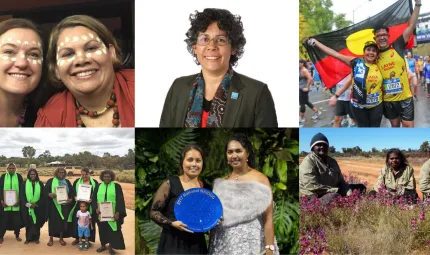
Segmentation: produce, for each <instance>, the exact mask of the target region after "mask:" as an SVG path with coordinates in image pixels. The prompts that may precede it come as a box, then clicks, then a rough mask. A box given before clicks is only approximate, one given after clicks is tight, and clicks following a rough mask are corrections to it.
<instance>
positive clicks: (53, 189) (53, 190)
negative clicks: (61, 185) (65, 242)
mask: <svg viewBox="0 0 430 255" xmlns="http://www.w3.org/2000/svg"><path fill="white" fill-rule="evenodd" d="M55 187H58V179H57V177H54V179H53V180H52V184H51V193H54V194H55ZM52 200H53V201H54V205H55V207H57V211H58V213H59V214H60V216H61V219H62V220H64V216H63V212H62V211H61V205H60V204H59V203H58V202H57V199H56V198H53V199H52Z"/></svg>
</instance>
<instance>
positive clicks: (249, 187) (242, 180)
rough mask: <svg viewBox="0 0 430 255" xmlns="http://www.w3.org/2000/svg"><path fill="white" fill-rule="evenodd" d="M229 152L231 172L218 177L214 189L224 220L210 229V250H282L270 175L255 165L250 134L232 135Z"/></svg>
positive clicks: (231, 251) (227, 147)
mask: <svg viewBox="0 0 430 255" xmlns="http://www.w3.org/2000/svg"><path fill="white" fill-rule="evenodd" d="M226 156H227V162H228V164H229V165H230V167H231V169H232V172H231V173H230V174H229V175H227V176H226V177H224V178H220V179H216V180H215V182H214V189H213V192H214V193H215V194H216V195H217V196H218V197H219V199H220V200H221V203H222V208H223V219H224V220H223V221H222V223H221V224H219V225H218V226H217V227H215V228H214V230H213V231H212V232H211V240H210V247H209V254H279V250H278V247H277V245H276V243H275V230H274V226H273V198H272V188H271V186H270V182H269V179H268V178H267V177H266V176H265V175H264V174H262V173H261V172H259V171H257V170H255V169H254V168H255V155H254V152H253V150H252V145H251V142H250V141H249V140H248V137H246V136H244V135H233V136H232V137H231V138H230V139H229V140H228V142H227V146H226ZM232 194H234V195H232Z"/></svg>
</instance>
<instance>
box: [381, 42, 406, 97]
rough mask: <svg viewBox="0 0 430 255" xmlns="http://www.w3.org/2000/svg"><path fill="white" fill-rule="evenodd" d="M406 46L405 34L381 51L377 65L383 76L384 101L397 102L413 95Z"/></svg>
mask: <svg viewBox="0 0 430 255" xmlns="http://www.w3.org/2000/svg"><path fill="white" fill-rule="evenodd" d="M405 46H406V42H405V40H404V39H403V36H400V37H399V38H397V39H396V40H395V41H394V42H393V43H392V44H391V46H390V47H389V48H388V49H386V50H382V51H380V52H379V55H378V58H377V60H376V65H377V66H378V67H379V70H380V72H381V74H382V78H383V82H382V85H383V90H384V101H387V102H395V101H402V100H405V99H408V98H411V97H412V92H411V89H410V88H409V80H408V72H407V70H406V62H405V59H404V57H403V56H404V51H405Z"/></svg>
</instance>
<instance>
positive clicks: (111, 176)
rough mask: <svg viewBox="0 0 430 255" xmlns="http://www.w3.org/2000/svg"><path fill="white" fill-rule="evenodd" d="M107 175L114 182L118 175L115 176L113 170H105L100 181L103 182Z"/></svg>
mask: <svg viewBox="0 0 430 255" xmlns="http://www.w3.org/2000/svg"><path fill="white" fill-rule="evenodd" d="M105 174H109V175H110V178H111V179H112V181H114V180H115V177H116V174H115V173H114V172H113V171H112V170H109V169H106V170H103V171H102V172H101V173H100V176H99V178H100V181H103V176H104V175H105Z"/></svg>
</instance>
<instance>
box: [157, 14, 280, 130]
mask: <svg viewBox="0 0 430 255" xmlns="http://www.w3.org/2000/svg"><path fill="white" fill-rule="evenodd" d="M190 21H191V28H190V29H189V30H188V32H187V33H186V36H187V39H186V40H185V42H186V43H187V48H188V51H189V52H190V54H191V55H192V56H193V57H194V61H195V62H196V64H197V65H201V66H202V70H201V72H200V73H198V74H194V75H190V76H185V77H181V78H178V79H176V80H175V81H174V82H173V85H172V86H171V88H170V90H169V92H168V94H167V96H166V100H165V102H164V108H163V113H162V115H161V120H160V127H277V126H278V123H277V119H276V111H275V106H274V102H273V99H272V95H271V94H270V91H269V89H268V87H267V85H266V84H264V83H262V82H260V81H257V80H254V79H251V78H249V77H247V76H244V75H241V74H238V73H237V72H235V71H234V70H233V66H235V65H237V61H238V60H239V58H241V57H242V55H243V52H244V46H245V43H246V39H245V36H244V34H243V26H242V21H241V18H240V16H237V15H236V16H235V15H233V14H231V13H230V12H229V11H228V10H222V9H205V10H203V12H197V11H196V13H195V14H191V15H190Z"/></svg>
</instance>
